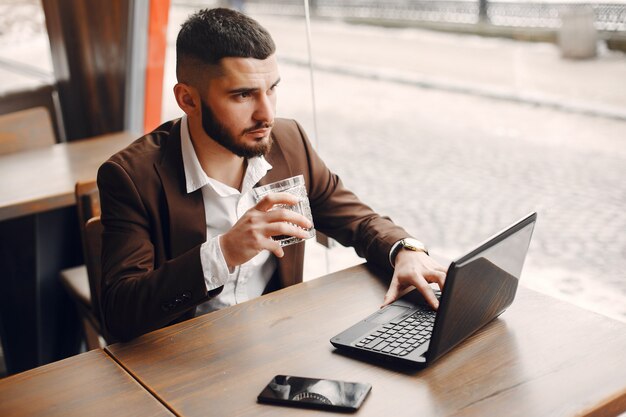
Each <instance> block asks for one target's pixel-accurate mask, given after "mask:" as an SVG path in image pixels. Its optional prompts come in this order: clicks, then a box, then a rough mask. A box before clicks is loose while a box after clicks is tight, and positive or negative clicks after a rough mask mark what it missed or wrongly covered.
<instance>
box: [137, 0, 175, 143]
mask: <svg viewBox="0 0 626 417" xmlns="http://www.w3.org/2000/svg"><path fill="white" fill-rule="evenodd" d="M169 10H170V0H150V16H149V23H148V54H147V62H146V95H145V106H144V124H143V126H144V131H145V132H149V131H151V130H153V129H154V128H155V127H157V126H158V125H159V124H160V123H161V101H162V99H163V68H164V65H165V49H166V47H167V19H168V14H169Z"/></svg>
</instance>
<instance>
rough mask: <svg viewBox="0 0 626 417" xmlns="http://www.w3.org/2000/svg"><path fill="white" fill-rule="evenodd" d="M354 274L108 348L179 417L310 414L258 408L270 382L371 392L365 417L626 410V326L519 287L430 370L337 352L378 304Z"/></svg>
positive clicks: (377, 290)
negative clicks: (339, 337) (303, 380)
mask: <svg viewBox="0 0 626 417" xmlns="http://www.w3.org/2000/svg"><path fill="white" fill-rule="evenodd" d="M378 275H379V274H378V273H377V272H376V271H373V270H370V269H368V268H367V267H366V266H363V265H361V266H357V267H353V268H350V269H347V270H345V271H341V272H338V273H335V274H332V275H328V276H325V277H322V278H319V279H316V280H313V281H309V282H305V283H303V284H300V285H296V286H293V287H290V288H287V289H284V290H281V291H278V292H275V293H272V294H270V295H268V296H264V297H261V298H257V299H255V300H252V301H250V302H247V303H243V304H240V305H237V306H234V307H231V308H227V309H224V310H220V311H217V312H214V313H211V314H208V315H206V316H202V317H198V318H196V319H193V320H190V321H187V322H184V323H180V324H178V325H175V326H172V327H169V328H165V329H161V330H158V331H155V332H152V333H150V334H147V335H144V336H142V337H140V338H138V339H136V340H134V341H132V342H129V343H126V344H115V345H112V346H109V347H107V351H108V352H109V353H110V354H111V355H113V356H114V357H115V358H116V359H117V360H118V361H119V362H120V363H121V364H123V366H124V367H125V368H126V369H127V370H128V371H129V372H130V373H131V374H132V375H133V376H134V377H135V378H137V379H138V380H139V381H140V382H141V383H142V384H143V385H144V386H147V387H149V388H150V390H151V391H152V392H154V393H155V394H156V395H158V396H159V398H160V399H161V400H162V401H164V402H165V403H167V404H168V406H169V407H170V408H171V409H172V410H173V411H175V412H176V413H179V414H181V415H184V416H205V415H229V416H230V415H233V416H234V415H237V416H265V415H267V416H275V415H277V416H292V415H311V412H310V411H308V410H294V409H290V408H282V407H276V406H268V405H260V404H257V403H256V396H257V394H258V393H259V392H260V391H261V389H262V388H263V387H264V385H265V384H266V383H267V382H268V381H269V380H270V379H271V378H272V377H273V376H274V375H275V374H291V375H299V376H309V377H320V378H331V379H339V380H347V381H364V382H370V383H371V384H372V386H373V388H372V392H371V393H370V396H369V398H368V399H366V401H365V403H364V404H363V407H362V409H361V410H360V411H359V412H358V415H360V416H384V415H390V416H402V415H411V416H414V415H420V416H447V415H473V416H551V415H558V416H570V415H572V416H573V415H596V416H602V415H616V414H618V413H619V412H620V411H624V410H626V354H625V352H626V325H624V324H623V323H620V322H616V321H613V320H611V319H608V318H606V317H603V316H600V315H598V314H595V313H591V312H589V311H586V310H582V309H580V308H578V307H575V306H573V305H570V304H567V303H564V302H561V301H558V300H556V299H554V298H551V297H548V296H545V295H541V294H539V293H536V292H534V291H531V290H529V289H526V288H524V287H520V289H519V292H518V295H517V299H516V300H515V302H514V303H513V305H512V306H511V308H510V309H509V310H508V311H507V312H505V313H504V314H503V315H502V316H500V318H498V319H496V320H495V321H493V322H492V323H490V324H489V325H487V326H486V327H485V328H484V329H482V330H481V331H479V332H478V333H477V334H475V335H474V336H472V337H471V338H469V339H468V340H466V341H465V342H464V343H462V344H461V345H460V346H459V347H457V348H456V349H454V350H453V351H451V352H450V353H449V354H447V355H445V356H444V357H443V358H441V359H440V360H439V361H437V362H436V363H435V364H434V365H433V366H432V367H429V368H427V369H425V370H422V371H411V370H406V369H400V368H397V367H393V366H388V365H378V364H374V363H368V362H363V361H360V360H356V359H354V358H351V357H348V356H345V355H343V354H339V353H337V352H335V349H334V348H333V347H332V346H331V345H330V343H329V341H328V340H329V339H330V338H331V337H332V336H334V335H335V334H337V333H339V332H340V331H341V330H343V329H344V328H346V327H348V326H349V325H351V324H353V323H355V322H356V321H357V320H360V319H362V318H364V317H365V316H366V315H367V314H369V313H371V312H373V311H375V310H376V308H377V307H378V306H379V305H380V303H381V301H382V298H383V295H384V293H385V290H386V286H387V285H386V284H385V283H384V282H383V281H382V280H381V279H379V278H377V276H378Z"/></svg>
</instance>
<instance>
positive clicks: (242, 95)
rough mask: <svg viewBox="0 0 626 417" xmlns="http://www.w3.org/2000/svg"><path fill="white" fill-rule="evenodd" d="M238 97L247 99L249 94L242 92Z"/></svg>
mask: <svg viewBox="0 0 626 417" xmlns="http://www.w3.org/2000/svg"><path fill="white" fill-rule="evenodd" d="M238 96H239V97H241V98H248V97H250V92H248V91H242V92H241V93H239V94H238Z"/></svg>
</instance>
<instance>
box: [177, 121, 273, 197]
mask: <svg viewBox="0 0 626 417" xmlns="http://www.w3.org/2000/svg"><path fill="white" fill-rule="evenodd" d="M180 140H181V149H182V153H183V168H184V170H185V185H186V188H187V193H188V194H189V193H192V192H194V191H196V190H198V189H200V188H202V187H204V186H205V185H209V187H210V188H211V189H213V191H215V193H217V195H219V196H220V197H226V196H229V195H234V194H243V193H246V192H248V191H250V190H251V189H252V188H253V187H254V185H255V184H256V183H258V182H259V180H261V178H263V177H264V176H265V174H267V171H269V170H270V169H272V165H271V164H270V163H269V162H267V160H266V159H265V158H264V157H263V156H262V155H261V156H255V157H253V158H249V159H248V167H247V169H246V173H245V175H244V178H243V183H242V186H241V193H240V192H239V190H237V189H235V188H232V187H230V186H228V185H226V184H224V183H221V182H219V181H217V180H215V179H213V178H211V177H209V176H208V175H207V174H206V173H205V172H204V170H203V169H202V166H201V165H200V161H199V160H198V156H197V155H196V151H195V149H194V148H193V144H192V143H191V136H190V135H189V125H188V122H187V115H184V116H183V117H182V119H181V123H180Z"/></svg>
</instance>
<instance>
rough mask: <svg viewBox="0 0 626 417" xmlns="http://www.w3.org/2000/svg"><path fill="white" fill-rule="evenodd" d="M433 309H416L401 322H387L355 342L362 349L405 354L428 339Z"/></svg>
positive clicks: (433, 313) (430, 331) (432, 320)
mask: <svg viewBox="0 0 626 417" xmlns="http://www.w3.org/2000/svg"><path fill="white" fill-rule="evenodd" d="M435 315H436V313H435V312H434V311H424V310H418V311H416V312H415V313H414V314H412V315H410V316H408V317H407V318H405V319H404V320H402V321H401V322H399V323H397V324H394V323H387V324H385V325H383V326H382V327H380V328H378V329H376V330H375V331H373V332H372V333H370V334H368V335H367V336H365V337H363V338H362V339H361V340H359V341H358V342H356V343H355V346H358V347H360V348H363V349H367V350H371V351H374V352H382V353H387V354H389V355H395V356H406V355H408V354H409V353H411V352H412V351H414V350H415V349H417V348H418V347H419V346H420V345H422V344H423V343H424V342H427V341H428V340H430V335H431V333H432V330H433V325H434V324H435Z"/></svg>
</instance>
